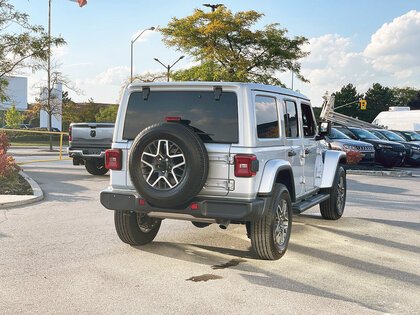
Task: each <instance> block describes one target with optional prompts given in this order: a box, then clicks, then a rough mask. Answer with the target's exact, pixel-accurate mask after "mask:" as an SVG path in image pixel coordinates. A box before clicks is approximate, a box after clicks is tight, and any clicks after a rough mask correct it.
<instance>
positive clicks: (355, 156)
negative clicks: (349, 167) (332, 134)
mask: <svg viewBox="0 0 420 315" xmlns="http://www.w3.org/2000/svg"><path fill="white" fill-rule="evenodd" d="M332 150H336V151H343V152H346V163H347V164H353V165H356V164H359V162H360V161H361V160H362V153H360V152H359V151H354V150H348V151H346V150H341V149H339V148H332Z"/></svg>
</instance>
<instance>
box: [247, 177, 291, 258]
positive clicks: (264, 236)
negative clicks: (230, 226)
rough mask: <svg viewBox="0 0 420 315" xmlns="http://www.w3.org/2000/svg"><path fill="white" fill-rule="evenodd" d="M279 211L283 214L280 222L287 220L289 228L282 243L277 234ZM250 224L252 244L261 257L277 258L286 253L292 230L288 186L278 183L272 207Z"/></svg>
mask: <svg viewBox="0 0 420 315" xmlns="http://www.w3.org/2000/svg"><path fill="white" fill-rule="evenodd" d="M279 207H281V208H282V209H279ZM283 207H286V210H287V213H286V211H284V212H282V210H283ZM279 211H280V212H281V213H282V214H283V215H282V216H281V217H282V220H281V222H280V223H279V224H281V223H282V222H283V223H284V222H285V221H287V230H286V232H285V234H283V235H284V238H283V240H282V242H281V243H280V244H279V242H278V240H277V238H276V234H275V233H276V230H277V229H276V228H279V225H278V224H277V222H276V217H277V214H278V213H279ZM250 226H251V229H250V234H251V244H252V247H253V248H254V250H255V252H256V253H257V255H258V256H259V257H260V258H261V259H266V260H277V259H279V258H281V257H282V256H283V255H284V253H285V252H286V250H287V246H288V244H289V239H290V233H291V232H292V201H291V199H290V194H289V191H288V190H287V188H286V186H284V185H283V184H278V185H276V187H275V190H274V193H273V198H272V200H271V205H270V209H269V210H268V211H267V213H266V214H265V215H264V217H262V218H261V219H260V220H258V221H254V222H251V223H250ZM283 230H284V229H283Z"/></svg>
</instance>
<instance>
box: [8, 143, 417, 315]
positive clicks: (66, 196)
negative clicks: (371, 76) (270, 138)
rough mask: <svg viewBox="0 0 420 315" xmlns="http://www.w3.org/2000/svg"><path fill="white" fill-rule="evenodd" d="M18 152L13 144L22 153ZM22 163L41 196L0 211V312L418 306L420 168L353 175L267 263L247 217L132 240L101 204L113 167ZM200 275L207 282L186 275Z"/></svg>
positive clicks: (173, 224) (297, 220)
mask: <svg viewBox="0 0 420 315" xmlns="http://www.w3.org/2000/svg"><path fill="white" fill-rule="evenodd" d="M23 150H24V149H19V150H11V152H12V153H15V156H16V159H17V160H19V159H23V158H24V157H23V156H24V155H26V154H25V152H27V151H23ZM37 158H38V157H37ZM25 159H28V158H25ZM24 169H25V172H27V173H28V174H29V175H30V176H31V177H32V178H33V179H35V180H36V181H37V182H38V183H39V184H40V186H41V187H42V189H43V190H44V193H45V200H44V201H43V202H39V203H36V204H33V205H28V206H23V207H20V208H13V209H9V210H0V248H1V251H0V288H1V290H0V310H2V312H5V313H16V312H27V313H29V312H30V313H75V312H83V313H121V312H125V313H138V312H139V311H141V312H142V313H156V312H160V313H162V312H182V313H189V314H193V313H194V314H196V313H210V312H231V313H255V312H261V310H264V312H265V313H269V314H278V313H279V312H280V311H281V312H282V313H293V312H294V313H296V312H305V313H319V312H329V313H338V312H340V313H354V312H356V311H357V312H360V311H362V312H368V313H375V312H392V313H395V312H404V313H418V311H419V309H420V301H419V299H418V296H419V294H420V272H419V270H420V268H419V261H420V215H419V211H420V206H419V205H420V197H419V191H418V188H419V187H420V185H419V184H420V171H419V170H416V169H413V174H414V176H413V177H406V178H391V177H375V176H364V175H349V176H348V196H347V206H346V209H345V212H344V216H343V218H342V219H340V220H338V221H326V220H323V219H321V217H320V214H319V210H318V207H315V208H313V209H311V210H309V211H307V212H305V213H304V214H303V215H301V216H295V217H294V225H293V232H292V236H291V241H290V247H289V250H288V252H287V253H286V255H285V256H284V257H283V258H282V259H280V260H279V261H274V262H273V261H261V260H257V259H256V257H255V255H254V254H253V252H252V251H251V250H250V242H249V240H248V239H247V237H246V232H245V227H244V226H235V225H230V226H229V228H228V229H227V230H226V231H223V230H221V229H219V228H218V227H217V226H216V225H212V226H210V227H208V228H205V229H197V228H195V227H193V226H192V224H191V223H190V222H183V221H171V220H166V221H164V222H163V224H162V228H161V230H160V232H159V234H158V236H157V238H156V239H155V241H154V242H153V243H151V244H149V245H146V246H144V247H130V246H128V245H125V244H123V243H121V242H120V240H119V239H118V237H117V235H116V233H115V231H114V225H113V212H112V211H108V210H106V209H104V208H103V207H102V206H101V204H100V202H99V191H100V190H101V189H104V188H105V187H107V185H108V182H109V176H103V177H94V176H91V175H89V174H88V173H87V172H86V170H85V169H84V167H83V166H78V167H75V166H73V165H72V163H71V161H58V162H47V163H39V164H28V165H25V167H24ZM230 265H233V266H230ZM201 276H202V277H201ZM200 277H201V278H203V279H208V278H210V280H208V281H198V282H194V281H188V279H191V278H193V279H194V280H197V278H198V279H200ZM211 278H215V279H211Z"/></svg>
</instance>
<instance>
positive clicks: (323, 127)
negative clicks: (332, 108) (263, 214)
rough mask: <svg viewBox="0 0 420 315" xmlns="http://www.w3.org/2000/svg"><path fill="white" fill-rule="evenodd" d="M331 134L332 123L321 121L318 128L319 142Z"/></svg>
mask: <svg viewBox="0 0 420 315" xmlns="http://www.w3.org/2000/svg"><path fill="white" fill-rule="evenodd" d="M330 134H331V121H321V122H320V123H319V126H318V136H317V140H320V139H324V138H325V137H328V136H329V135H330Z"/></svg>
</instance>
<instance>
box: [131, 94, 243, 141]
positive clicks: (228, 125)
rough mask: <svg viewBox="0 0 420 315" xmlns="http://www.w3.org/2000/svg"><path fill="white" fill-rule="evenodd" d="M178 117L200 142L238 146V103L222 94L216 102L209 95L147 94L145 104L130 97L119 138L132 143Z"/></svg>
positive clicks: (138, 98) (137, 95)
mask: <svg viewBox="0 0 420 315" xmlns="http://www.w3.org/2000/svg"><path fill="white" fill-rule="evenodd" d="M166 117H179V118H180V119H181V123H184V124H187V125H189V126H191V127H192V128H193V129H194V130H195V132H197V134H198V135H199V136H200V138H201V139H202V140H203V141H204V142H217V143H238V99H237V96H236V94H235V93H233V92H223V93H222V94H221V97H220V100H216V99H215V96H214V92H213V91H151V92H150V94H149V97H148V98H147V99H146V100H145V99H144V97H143V93H142V92H134V93H132V94H131V95H130V98H129V100H128V106H127V113H126V117H125V123H124V131H123V138H124V139H128V140H132V139H134V138H135V137H136V136H137V135H138V134H139V133H140V132H141V131H142V130H143V129H144V128H146V127H148V126H150V125H153V124H156V123H164V122H166Z"/></svg>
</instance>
